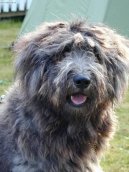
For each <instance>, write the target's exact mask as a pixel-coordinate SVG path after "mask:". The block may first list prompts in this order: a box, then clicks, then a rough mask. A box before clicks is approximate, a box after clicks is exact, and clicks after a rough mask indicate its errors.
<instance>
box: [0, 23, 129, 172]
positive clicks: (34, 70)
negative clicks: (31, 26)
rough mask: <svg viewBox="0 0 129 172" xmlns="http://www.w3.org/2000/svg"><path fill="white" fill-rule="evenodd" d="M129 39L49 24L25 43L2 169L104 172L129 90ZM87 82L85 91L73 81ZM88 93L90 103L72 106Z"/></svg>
mask: <svg viewBox="0 0 129 172" xmlns="http://www.w3.org/2000/svg"><path fill="white" fill-rule="evenodd" d="M128 46H129V41H128V40H126V39H125V38H124V37H122V36H119V35H118V34H117V33H116V32H115V31H113V30H111V29H109V28H107V27H105V26H102V25H88V24H87V23H86V22H74V23H64V22H62V23H61V22H59V23H51V24H44V25H43V26H41V27H39V28H38V29H37V30H36V31H35V32H32V33H29V34H27V35H25V36H24V37H22V38H21V39H19V41H17V43H16V45H15V51H16V53H17V56H18V58H17V60H16V81H15V84H14V85H13V86H12V88H11V89H10V91H9V93H8V95H7V96H6V100H5V102H4V104H3V107H2V109H1V110H0V113H1V115H0V171H1V172H102V169H101V168H100V166H99V160H100V158H101V153H102V152H103V149H104V148H105V147H106V146H107V143H108V141H109V139H110V138H111V137H112V135H113V132H114V126H115V115H114V113H113V109H114V105H115V104H116V103H117V102H118V101H119V100H120V99H121V98H122V96H123V93H124V91H125V89H126V88H127V80H128V77H127V73H128V66H129V49H128ZM76 76H83V77H85V78H88V85H87V86H86V85H85V86H84V85H83V87H82V85H81V87H78V85H76V84H75V82H74V78H75V77H76ZM79 95H81V96H82V95H84V96H85V99H86V100H85V102H84V103H83V104H81V105H76V104H74V103H73V102H72V97H74V99H79Z"/></svg>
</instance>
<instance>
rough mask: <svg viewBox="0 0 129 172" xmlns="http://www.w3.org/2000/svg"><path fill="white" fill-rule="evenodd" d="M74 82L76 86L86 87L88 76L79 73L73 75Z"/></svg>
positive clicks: (88, 82) (88, 80)
mask: <svg viewBox="0 0 129 172" xmlns="http://www.w3.org/2000/svg"><path fill="white" fill-rule="evenodd" d="M73 81H74V84H75V85H76V87H78V88H83V89H84V88H87V87H88V86H89V84H90V78H88V77H84V76H81V75H76V76H74V77H73Z"/></svg>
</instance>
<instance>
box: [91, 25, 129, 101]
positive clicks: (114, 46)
mask: <svg viewBox="0 0 129 172" xmlns="http://www.w3.org/2000/svg"><path fill="white" fill-rule="evenodd" d="M91 30H92V32H94V34H95V39H96V41H97V42H98V43H99V45H100V47H101V48H102V51H103V52H104V54H105V55H106V60H105V64H106V67H107V75H108V80H109V83H110V86H111V87H110V88H111V90H112V93H113V94H114V97H115V98H116V99H117V100H120V98H121V97H122V95H123V93H124V90H125V88H127V85H128V77H129V40H127V39H125V38H124V37H122V36H120V35H119V34H117V33H116V32H115V31H113V30H112V29H110V28H108V27H105V26H94V27H92V29H91Z"/></svg>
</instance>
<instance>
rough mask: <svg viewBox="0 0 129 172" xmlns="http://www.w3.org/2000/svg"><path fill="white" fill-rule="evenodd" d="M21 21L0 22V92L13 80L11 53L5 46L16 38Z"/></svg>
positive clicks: (2, 92)
mask: <svg viewBox="0 0 129 172" xmlns="http://www.w3.org/2000/svg"><path fill="white" fill-rule="evenodd" d="M20 27H21V22H15V21H3V22H0V94H4V92H5V90H6V89H7V88H8V87H9V86H10V85H11V83H12V80H13V77H12V76H13V53H12V52H11V51H10V50H9V49H8V48H7V47H9V46H10V45H11V43H12V42H14V41H15V40H16V37H17V35H18V32H19V29H20Z"/></svg>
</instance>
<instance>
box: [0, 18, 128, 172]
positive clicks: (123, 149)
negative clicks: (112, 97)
mask: <svg viewBox="0 0 129 172" xmlns="http://www.w3.org/2000/svg"><path fill="white" fill-rule="evenodd" d="M20 27H21V22H12V21H7V22H0V47H1V48H0V94H4V93H5V90H6V89H7V88H8V87H9V86H10V85H11V84H12V81H13V54H12V53H11V52H10V51H9V50H8V49H4V48H2V47H6V46H8V45H10V43H11V42H13V41H15V39H16V36H17V34H18V32H19V29H20ZM116 113H117V116H118V121H119V125H118V126H119V127H118V129H117V133H116V134H115V137H114V139H113V140H112V141H111V146H110V149H108V150H107V152H106V155H105V156H104V158H103V160H102V163H101V164H102V167H103V169H104V171H105V172H129V91H128V93H127V95H126V98H125V100H124V103H123V104H122V105H121V106H120V107H119V109H117V111H116Z"/></svg>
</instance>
